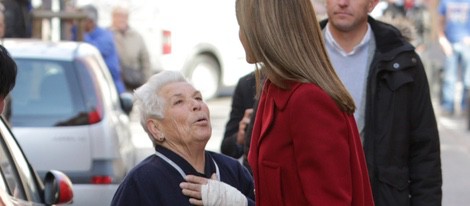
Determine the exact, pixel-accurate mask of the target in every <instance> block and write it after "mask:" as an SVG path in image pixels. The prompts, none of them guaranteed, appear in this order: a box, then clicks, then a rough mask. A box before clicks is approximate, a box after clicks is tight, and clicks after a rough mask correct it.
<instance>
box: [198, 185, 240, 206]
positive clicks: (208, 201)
mask: <svg viewBox="0 0 470 206" xmlns="http://www.w3.org/2000/svg"><path fill="white" fill-rule="evenodd" d="M201 196H202V203H203V204H204V206H218V205H224V206H247V205H248V200H247V199H246V197H245V195H243V194H242V193H241V192H240V191H238V190H237V189H236V188H234V187H232V186H230V185H228V184H226V183H224V182H221V181H217V180H208V182H207V184H205V185H202V186H201Z"/></svg>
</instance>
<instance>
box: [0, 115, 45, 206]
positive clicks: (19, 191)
mask: <svg viewBox="0 0 470 206" xmlns="http://www.w3.org/2000/svg"><path fill="white" fill-rule="evenodd" d="M0 136H1V141H0V142H1V143H0V144H1V146H0V168H1V173H2V177H3V179H4V181H5V182H6V184H5V185H6V186H7V187H8V191H10V194H12V195H13V196H14V197H15V198H18V199H23V200H32V201H34V202H41V197H40V191H39V185H38V183H37V181H36V179H35V178H36V176H35V173H34V171H31V167H30V166H29V164H28V162H27V160H26V159H25V156H24V154H23V152H22V151H21V149H20V147H19V146H18V143H17V142H16V140H15V139H14V137H13V135H12V133H11V131H10V130H9V129H8V127H7V126H6V124H5V122H4V121H3V118H2V119H1V121H0Z"/></svg>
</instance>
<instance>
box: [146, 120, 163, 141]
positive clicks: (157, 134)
mask: <svg viewBox="0 0 470 206" xmlns="http://www.w3.org/2000/svg"><path fill="white" fill-rule="evenodd" d="M147 129H148V131H149V132H150V133H151V134H152V137H153V138H154V139H155V140H156V141H159V142H162V141H164V140H165V136H164V135H163V131H162V130H161V128H160V124H159V122H158V121H156V120H148V121H147Z"/></svg>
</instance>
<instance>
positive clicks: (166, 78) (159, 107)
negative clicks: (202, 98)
mask: <svg viewBox="0 0 470 206" xmlns="http://www.w3.org/2000/svg"><path fill="white" fill-rule="evenodd" d="M174 82H188V80H186V78H184V76H183V74H181V73H180V72H177V71H162V72H159V73H157V74H154V75H153V76H151V77H150V78H149V79H148V80H147V82H146V83H145V84H143V85H142V86H140V87H139V88H137V89H136V90H135V91H134V103H135V104H136V105H137V106H138V107H139V110H140V124H141V125H142V127H143V128H144V130H145V131H146V132H147V133H149V131H148V130H147V126H146V124H147V120H148V119H149V118H155V119H159V120H161V119H163V108H164V105H165V101H164V99H163V98H162V97H160V96H159V91H160V89H162V88H163V87H164V86H165V85H168V84H170V83H174Z"/></svg>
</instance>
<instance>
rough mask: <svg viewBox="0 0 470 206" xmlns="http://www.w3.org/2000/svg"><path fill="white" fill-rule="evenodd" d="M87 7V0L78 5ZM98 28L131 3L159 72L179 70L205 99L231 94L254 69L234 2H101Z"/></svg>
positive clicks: (132, 16) (132, 20)
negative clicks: (116, 7)
mask: <svg viewBox="0 0 470 206" xmlns="http://www.w3.org/2000/svg"><path fill="white" fill-rule="evenodd" d="M78 3H79V4H83V3H85V1H84V0H82V1H78ZM92 3H93V4H94V5H95V6H96V7H97V8H98V9H99V12H100V16H99V24H100V25H101V26H103V27H107V26H109V25H110V24H111V12H112V8H113V6H114V5H116V4H118V3H126V4H127V5H128V7H129V10H130V26H131V27H133V28H134V29H136V30H138V31H139V32H140V33H141V34H142V35H143V37H144V39H145V41H146V43H147V46H148V49H149V52H150V55H151V59H152V64H153V69H154V71H155V72H158V71H162V70H180V71H182V72H183V73H184V74H185V75H186V77H188V78H189V79H190V80H191V81H192V82H193V83H194V84H195V87H196V88H197V89H199V90H201V91H202V94H203V95H204V96H205V97H206V98H211V97H214V96H217V95H220V94H231V92H232V90H233V87H234V86H235V85H236V83H237V81H238V79H239V78H240V77H242V76H243V75H245V74H247V73H249V72H250V71H253V70H254V66H252V65H250V64H248V63H246V61H245V52H244V50H243V47H242V45H241V43H240V40H239V38H238V24H237V21H236V16H235V0H157V1H146V0H132V1H126V0H117V1H116V0H101V1H93V2H92Z"/></svg>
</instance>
